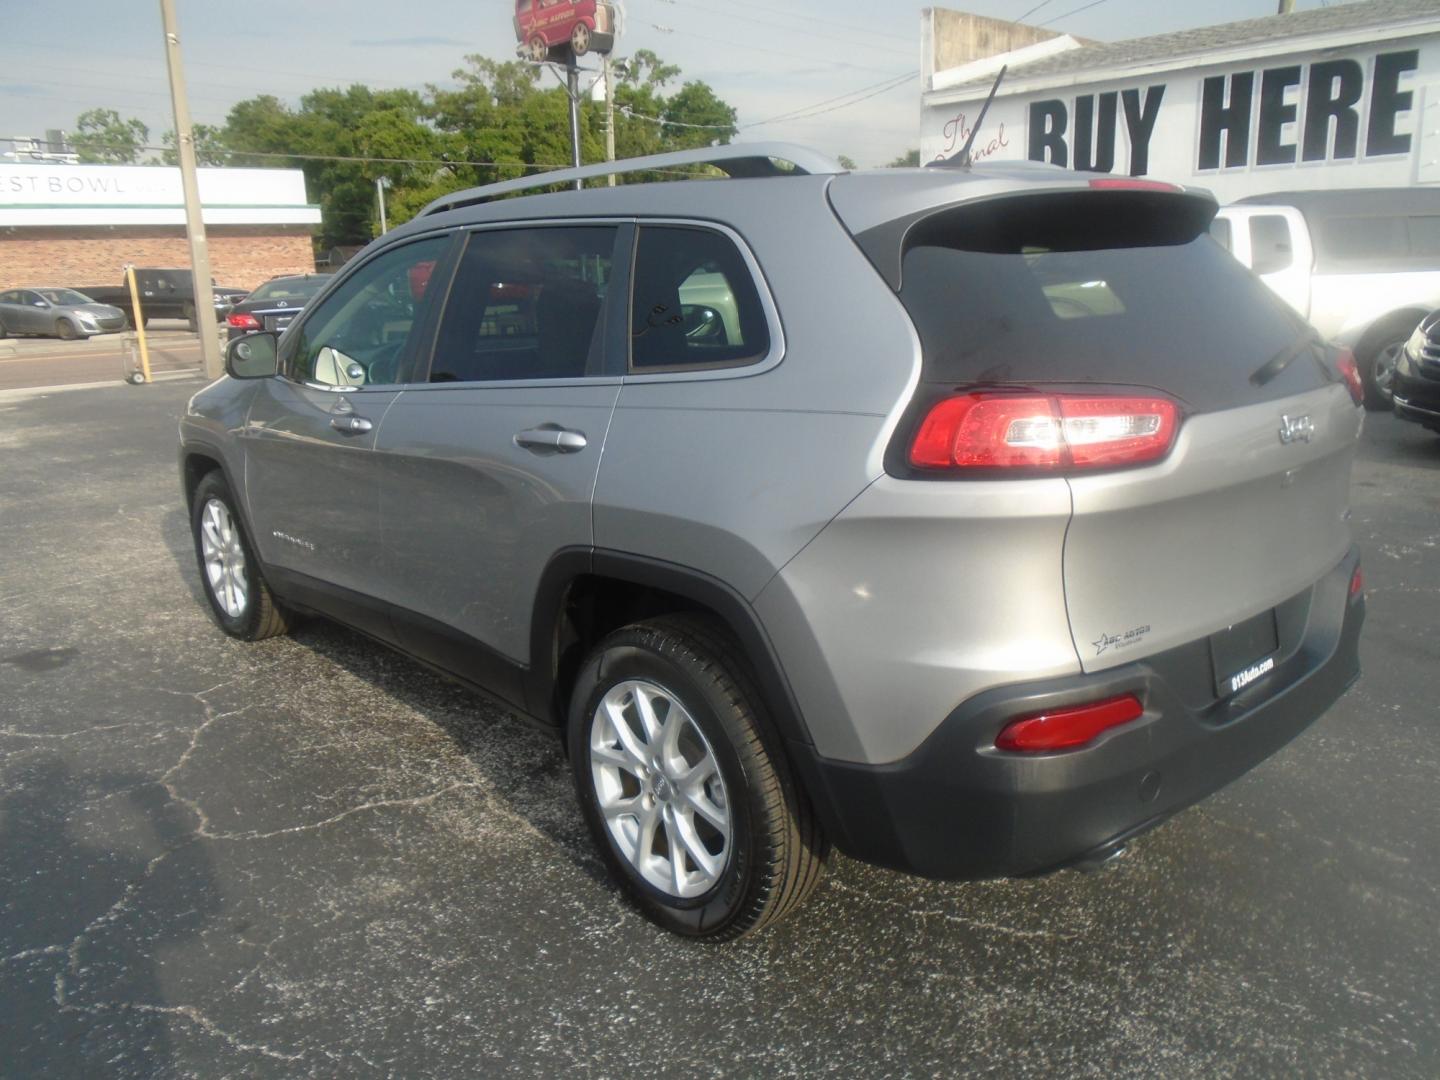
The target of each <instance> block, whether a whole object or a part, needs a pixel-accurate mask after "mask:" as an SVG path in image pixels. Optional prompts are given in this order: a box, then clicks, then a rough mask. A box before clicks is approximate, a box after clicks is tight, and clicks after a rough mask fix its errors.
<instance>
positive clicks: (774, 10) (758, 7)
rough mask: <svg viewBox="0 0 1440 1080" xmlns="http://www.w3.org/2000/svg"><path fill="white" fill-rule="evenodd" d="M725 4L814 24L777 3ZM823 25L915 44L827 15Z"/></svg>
mask: <svg viewBox="0 0 1440 1080" xmlns="http://www.w3.org/2000/svg"><path fill="white" fill-rule="evenodd" d="M659 2H660V3H662V4H676V5H682V4H683V5H686V6H692V7H693V6H695V5H694V4H693V3H692V2H691V0H659ZM727 6H728V7H741V8H749V9H750V10H752V11H764V12H766V13H768V14H770V15H779V16H781V17H782V18H787V19H801V20H803V21H804V22H807V23H809V24H810V25H812V26H813V25H814V24H815V15H814V13H813V12H800V11H786V10H784V9H783V8H781V7H780V5H778V4H752V3H747V2H746V0H728V2H727ZM756 21H759V20H756ZM825 25H826V26H833V27H840V28H842V29H845V30H857V31H859V32H860V33H862V34H865V35H867V36H869V37H883V38H890V39H891V40H893V41H903V42H906V43H907V44H910V45H912V46H913V45H914V44H915V41H914V39H912V38H909V37H905V36H902V35H900V34H887V33H885V32H884V31H883V30H874V29H872V28H870V27H868V26H857V25H856V24H855V23H844V22H836V21H835V20H834V19H832V18H829V17H828V16H827V17H826V19H825ZM783 29H790V27H784V28H783Z"/></svg>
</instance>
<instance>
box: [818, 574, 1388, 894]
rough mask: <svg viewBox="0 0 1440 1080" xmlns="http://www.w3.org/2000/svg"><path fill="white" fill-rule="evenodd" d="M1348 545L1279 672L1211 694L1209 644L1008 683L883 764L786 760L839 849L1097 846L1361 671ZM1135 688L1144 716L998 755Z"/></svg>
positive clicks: (876, 852)
mask: <svg viewBox="0 0 1440 1080" xmlns="http://www.w3.org/2000/svg"><path fill="white" fill-rule="evenodd" d="M1358 563H1359V554H1358V552H1356V551H1354V550H1352V551H1351V552H1350V553H1349V554H1348V555H1347V556H1346V558H1345V559H1344V560H1343V561H1342V562H1341V563H1340V564H1339V565H1338V566H1336V567H1335V568H1334V569H1333V570H1332V571H1331V572H1330V573H1329V574H1327V575H1326V576H1325V577H1324V578H1323V579H1321V580H1320V581H1319V582H1317V583H1316V584H1315V585H1314V586H1312V587H1311V588H1310V589H1308V590H1306V592H1305V593H1304V594H1302V595H1301V596H1299V597H1295V598H1293V599H1292V601H1290V602H1289V603H1288V604H1287V606H1291V605H1296V606H1303V607H1304V612H1303V618H1304V629H1303V633H1301V634H1300V635H1299V636H1298V638H1297V640H1296V641H1294V642H1292V643H1291V645H1290V646H1289V647H1288V648H1287V647H1285V646H1283V645H1282V654H1281V656H1280V658H1279V660H1278V662H1277V664H1276V667H1275V669H1274V670H1273V671H1272V672H1270V673H1269V674H1268V675H1265V676H1264V677H1262V678H1260V679H1257V680H1256V681H1255V682H1254V683H1252V684H1251V685H1250V686H1248V687H1246V688H1245V689H1244V690H1242V691H1240V692H1239V693H1238V694H1236V695H1234V696H1233V697H1230V698H1228V699H1224V700H1219V701H1216V700H1214V692H1213V689H1212V687H1213V674H1212V672H1211V670H1210V661H1209V648H1208V645H1207V643H1206V642H1205V641H1204V640H1202V641H1200V642H1192V643H1191V644H1189V645H1185V646H1181V647H1179V648H1177V649H1172V650H1169V651H1168V652H1166V653H1162V654H1159V655H1157V656H1153V657H1149V658H1147V659H1145V660H1143V661H1137V662H1136V663H1133V664H1129V665H1126V666H1124V667H1121V668H1114V669H1111V670H1109V671H1105V672H1100V673H1097V674H1094V675H1081V676H1074V677H1068V678H1062V679H1053V680H1046V681H1043V682H1038V683H1025V684H1020V685H1017V686H1010V687H1004V688H1000V689H997V690H993V691H989V692H986V693H984V694H980V695H978V696H977V697H975V698H973V699H971V700H969V701H967V702H965V703H963V704H962V705H961V706H960V707H958V708H957V709H955V711H954V712H952V713H951V714H950V715H949V716H948V717H947V718H946V719H945V720H944V722H943V723H942V724H941V725H940V726H939V728H937V729H936V731H935V732H934V734H932V735H931V736H930V737H929V738H928V739H927V740H926V741H925V742H924V743H923V744H921V746H920V747H919V748H918V749H916V750H915V751H914V752H913V753H912V754H910V755H909V756H908V757H906V758H904V759H903V760H901V761H898V762H894V763H892V764H888V765H878V766H876V765H862V764H856V763H852V762H842V761H834V760H827V759H824V758H820V757H818V756H816V755H815V753H814V750H813V749H812V748H805V747H801V746H793V747H792V750H793V755H792V757H793V760H794V761H795V762H796V764H797V767H798V769H799V770H800V772H801V774H802V776H803V777H804V779H805V781H806V782H807V787H808V789H809V791H810V793H811V795H812V798H813V799H814V802H815V803H816V806H817V810H818V812H819V813H820V815H821V817H822V819H823V820H824V821H825V823H826V825H827V827H828V828H829V830H830V833H831V836H832V838H833V839H834V840H835V842H836V844H837V846H838V847H839V848H840V849H841V850H842V851H844V852H846V853H847V854H849V855H852V856H854V857H856V858H859V859H863V860H865V861H867V862H872V863H876V864H879V865H882V866H889V867H892V868H895V869H898V870H904V871H907V872H910V873H914V874H920V875H923V876H925V877H934V878H948V879H978V878H992V877H1014V876H1023V875H1028V874H1038V873H1045V872H1047V871H1050V870H1057V869H1060V868H1062V867H1064V866H1067V865H1071V864H1073V863H1076V862H1079V861H1082V860H1085V859H1087V858H1090V857H1093V856H1095V855H1096V854H1098V853H1103V852H1104V851H1106V850H1107V849H1108V848H1110V847H1112V846H1113V845H1115V844H1116V843H1118V842H1120V841H1123V840H1125V839H1128V838H1129V837H1131V836H1134V835H1135V834H1137V833H1140V832H1143V831H1145V830H1146V829H1148V828H1150V827H1152V826H1154V825H1156V824H1158V823H1159V822H1161V821H1163V820H1164V819H1165V818H1167V817H1169V816H1170V815H1171V814H1173V813H1175V812H1176V811H1178V810H1181V809H1183V808H1185V807H1186V806H1189V805H1191V804H1192V803H1195V802H1198V801H1199V800H1200V799H1203V798H1204V797H1205V796H1207V795H1209V794H1211V793H1212V792H1214V791H1216V790H1217V789H1219V788H1221V787H1223V786H1224V785H1225V784H1227V783H1229V782H1230V781H1232V780H1234V779H1235V778H1237V777H1239V776H1241V775H1242V774H1244V773H1245V772H1247V771H1248V770H1250V769H1251V768H1252V767H1254V766H1255V765H1257V764H1258V763H1259V762H1261V761H1263V760H1264V759H1265V758H1267V757H1269V756H1270V755H1271V754H1273V753H1274V752H1275V751H1276V750H1279V749H1280V748H1281V747H1282V746H1284V745H1285V744H1286V743H1287V742H1289V741H1290V740H1291V739H1293V738H1294V737H1295V736H1296V735H1298V734H1299V733H1300V732H1301V731H1303V730H1304V729H1305V728H1306V727H1307V726H1309V725H1310V724H1311V723H1312V722H1313V721H1314V720H1315V719H1316V718H1317V717H1319V716H1320V715H1321V714H1322V713H1323V712H1324V711H1325V710H1326V709H1327V708H1329V707H1330V705H1331V704H1333V703H1334V702H1335V700H1336V699H1337V698H1339V697H1340V695H1341V694H1342V693H1343V692H1344V691H1345V689H1346V687H1348V686H1349V685H1350V684H1351V683H1352V682H1353V681H1354V680H1355V679H1356V677H1357V676H1358V675H1359V673H1360V662H1359V638H1360V628H1361V625H1362V624H1363V622H1364V618H1365V603H1364V599H1363V597H1360V596H1356V597H1350V596H1349V584H1350V579H1351V575H1352V574H1353V572H1354V569H1355V567H1356V566H1357V565H1358ZM1123 693H1134V694H1137V695H1138V696H1139V697H1140V700H1141V701H1142V702H1143V703H1144V704H1145V716H1144V717H1143V718H1141V719H1140V720H1137V721H1135V722H1133V723H1131V724H1127V725H1125V726H1124V727H1121V728H1116V729H1114V730H1113V731H1111V732H1108V733H1107V734H1106V735H1104V736H1102V737H1101V738H1100V739H1099V740H1098V741H1097V742H1095V743H1092V744H1091V745H1089V746H1087V747H1084V748H1081V749H1079V750H1074V751H1069V752H1063V753H1054V754H1045V755H1020V754H1007V753H1003V752H1001V751H998V750H996V749H995V746H994V739H995V735H996V733H997V732H998V731H999V730H1000V728H1001V727H1003V726H1004V725H1005V723H1007V722H1008V721H1009V720H1011V719H1013V718H1015V717H1016V716H1018V715H1022V714H1024V713H1029V712H1035V711H1039V710H1042V709H1045V708H1052V707H1056V706H1060V705H1064V704H1075V703H1080V702H1086V701H1094V700H1097V699H1100V698H1105V697H1110V696H1113V695H1117V694H1123Z"/></svg>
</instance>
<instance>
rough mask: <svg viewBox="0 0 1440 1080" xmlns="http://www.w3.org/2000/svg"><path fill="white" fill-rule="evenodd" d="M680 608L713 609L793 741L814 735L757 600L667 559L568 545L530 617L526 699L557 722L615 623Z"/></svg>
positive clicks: (538, 712)
mask: <svg viewBox="0 0 1440 1080" xmlns="http://www.w3.org/2000/svg"><path fill="white" fill-rule="evenodd" d="M678 611H693V612H699V613H704V614H709V615H711V616H713V617H714V618H716V619H718V620H719V621H720V623H721V624H722V625H724V627H725V628H726V629H727V630H728V631H729V632H730V634H731V635H732V636H733V637H734V638H735V640H736V641H737V642H738V643H739V644H740V647H741V649H742V651H743V653H744V655H745V658H746V660H747V662H748V663H749V664H750V666H751V673H752V674H753V675H754V676H755V678H756V680H757V682H758V683H759V686H760V690H761V693H763V694H764V696H765V705H766V706H767V709H766V711H767V713H768V715H769V716H770V718H771V720H772V722H773V723H774V725H775V728H776V730H777V733H778V734H779V735H780V736H781V737H782V738H783V739H784V740H785V742H787V743H795V742H798V743H802V744H806V745H809V744H810V743H811V739H810V734H809V730H808V729H807V727H806V725H805V721H804V717H803V716H802V714H801V711H800V707H799V704H798V702H797V700H796V698H795V694H794V691H793V690H792V689H791V687H790V683H789V681H788V680H787V679H786V677H785V672H784V668H783V666H782V665H781V663H780V659H779V656H778V654H777V653H776V651H775V648H774V645H773V644H772V642H771V641H770V637H769V634H768V633H767V632H766V630H765V627H764V625H763V624H762V623H761V621H760V617H759V616H758V615H757V614H756V613H755V610H754V608H752V607H751V606H750V604H749V603H748V602H747V601H746V600H745V598H744V597H743V596H742V595H741V594H740V593H739V592H737V591H736V590H734V589H733V588H731V587H730V586H729V585H727V584H726V583H725V582H723V581H721V580H720V579H719V578H716V577H713V576H711V575H709V574H706V573H704V572H703V571H700V570H694V569H692V568H690V567H686V566H682V565H679V564H677V563H670V562H665V561H664V560H661V559H653V558H648V557H646V556H642V555H632V554H629V553H626V552H618V551H608V550H604V549H590V548H568V549H565V550H563V551H561V552H558V553H557V554H556V555H555V557H554V558H552V559H551V561H550V563H549V565H548V566H547V567H546V569H545V572H544V574H543V575H542V576H541V580H540V586H539V588H538V589H537V590H536V599H535V608H534V613H533V618H532V620H531V624H530V667H529V670H528V675H527V684H526V699H527V701H528V702H529V704H530V711H531V712H532V713H534V714H535V715H537V716H540V717H543V718H546V719H550V720H551V721H552V722H555V723H557V724H558V725H563V724H564V720H565V703H566V700H567V699H568V696H569V690H570V687H571V685H573V682H574V677H575V673H576V671H577V670H578V668H579V666H580V663H581V662H582V661H583V659H584V655H585V654H586V653H587V652H588V651H589V649H590V647H591V646H592V645H593V644H594V643H595V642H596V641H598V640H599V639H600V638H602V637H604V636H605V634H607V633H609V632H610V631H612V630H615V629H618V628H619V627H620V626H624V625H626V624H628V623H631V622H635V621H637V620H639V619H644V618H651V617H654V616H656V615H662V614H671V613H674V612H678Z"/></svg>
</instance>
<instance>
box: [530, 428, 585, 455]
mask: <svg viewBox="0 0 1440 1080" xmlns="http://www.w3.org/2000/svg"><path fill="white" fill-rule="evenodd" d="M515 445H516V446H519V447H521V448H523V449H525V450H536V451H539V452H541V453H544V452H545V451H551V452H553V453H557V454H573V453H575V452H576V451H577V450H584V449H585V447H586V446H587V445H588V441H587V440H586V438H585V433H584V432H583V431H571V430H569V429H568V428H562V427H558V426H556V425H554V424H543V425H541V426H540V427H535V428H529V429H527V430H525V431H521V432H519V433H517V434H516V436H515Z"/></svg>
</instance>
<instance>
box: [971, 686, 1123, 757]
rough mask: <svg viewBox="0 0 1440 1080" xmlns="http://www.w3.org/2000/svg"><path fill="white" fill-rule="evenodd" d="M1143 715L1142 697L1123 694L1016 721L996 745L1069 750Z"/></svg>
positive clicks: (1011, 748) (1025, 750)
mask: <svg viewBox="0 0 1440 1080" xmlns="http://www.w3.org/2000/svg"><path fill="white" fill-rule="evenodd" d="M1143 715H1145V707H1144V706H1143V705H1141V704H1140V699H1139V698H1137V697H1136V696H1135V695H1134V694H1122V695H1121V696H1120V697H1113V698H1106V699H1105V700H1104V701H1096V702H1093V703H1092V704H1089V705H1071V706H1067V707H1066V708H1063V709H1051V710H1049V711H1047V712H1043V713H1036V714H1035V715H1034V716H1022V717H1020V718H1019V719H1018V720H1012V721H1010V723H1008V724H1006V725H1005V726H1004V727H1003V728H1002V729H1001V730H1000V734H999V735H997V736H995V745H996V747H997V748H999V749H1001V750H1009V751H1012V752H1014V753H1017V754H1044V753H1048V752H1050V751H1052V750H1069V749H1072V748H1074V747H1076V746H1084V745H1085V744H1086V743H1088V742H1091V741H1092V740H1094V739H1096V738H1098V737H1099V736H1100V735H1101V733H1103V732H1105V731H1108V730H1110V728H1113V727H1119V726H1120V725H1121V724H1128V723H1130V721H1131V720H1138V719H1139V718H1140V717H1141V716H1143Z"/></svg>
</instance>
